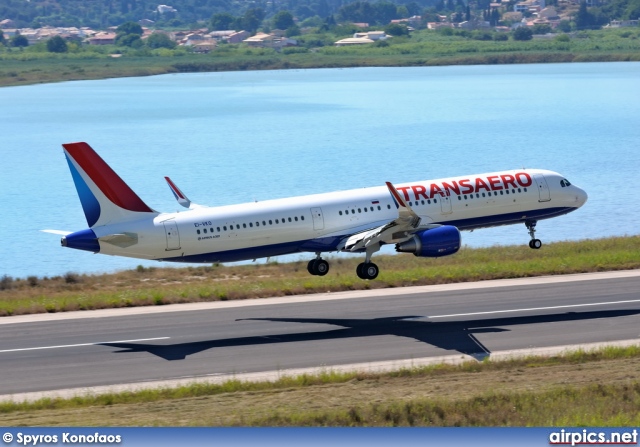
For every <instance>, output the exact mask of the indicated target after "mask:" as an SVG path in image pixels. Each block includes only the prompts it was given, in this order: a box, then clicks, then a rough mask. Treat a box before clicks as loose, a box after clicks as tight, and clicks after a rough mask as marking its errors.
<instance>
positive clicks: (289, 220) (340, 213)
mask: <svg viewBox="0 0 640 447" xmlns="http://www.w3.org/2000/svg"><path fill="white" fill-rule="evenodd" d="M340 214H342V211H340ZM289 222H291V218H289Z"/></svg>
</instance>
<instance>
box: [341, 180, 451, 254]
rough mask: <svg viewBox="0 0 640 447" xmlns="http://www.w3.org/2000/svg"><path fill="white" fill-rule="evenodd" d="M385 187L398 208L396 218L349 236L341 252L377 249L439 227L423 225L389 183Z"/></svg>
mask: <svg viewBox="0 0 640 447" xmlns="http://www.w3.org/2000/svg"><path fill="white" fill-rule="evenodd" d="M386 185H387V188H389V193H390V194H391V197H393V200H394V201H395V202H396V206H397V207H398V217H397V218H396V219H394V220H392V221H391V222H389V223H387V224H384V225H381V226H379V227H378V228H374V229H372V230H368V231H364V232H362V233H357V234H354V235H351V236H349V238H347V239H346V241H345V242H344V247H343V248H342V250H345V251H352V252H356V251H361V250H367V249H370V248H372V247H379V246H380V245H381V244H383V243H384V244H389V243H397V242H402V241H404V240H405V239H407V238H409V237H410V236H411V235H412V234H414V233H415V232H417V231H421V230H428V229H431V228H436V227H439V226H440V225H439V224H430V223H424V222H423V220H424V219H422V218H421V217H420V216H418V214H416V212H415V211H414V210H413V209H412V208H411V207H410V206H409V204H408V203H407V202H406V200H404V198H403V197H402V196H401V195H400V194H399V193H398V190H397V189H396V188H395V187H394V186H393V185H392V184H391V182H386Z"/></svg>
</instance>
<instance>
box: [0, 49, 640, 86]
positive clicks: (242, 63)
mask: <svg viewBox="0 0 640 447" xmlns="http://www.w3.org/2000/svg"><path fill="white" fill-rule="evenodd" d="M473 53H474V54H464V53H458V54H454V55H434V54H424V55H421V54H419V53H415V54H390V55H368V54H344V55H332V54H317V53H302V54H299V53H294V54H281V53H274V54H270V55H262V56H255V55H245V56H231V57H225V56H214V57H212V56H210V55H179V56H172V57H158V56H147V57H141V56H127V57H122V58H117V59H114V58H109V57H108V56H102V57H87V58H78V57H73V58H71V57H62V58H53V57H52V58H34V59H28V60H17V59H6V58H5V59H0V60H2V63H3V66H2V71H0V87H18V86H24V85H36V84H47V83H56V82H68V81H88V80H100V79H113V78H122V77H143V76H155V75H162V74H178V73H207V72H232V71H259V70H301V69H319V68H358V67H437V66H451V65H510V64H547V63H576V62H577V63H584V62H638V61H640V52H637V53H636V52H618V53H610V52H605V51H600V52H566V51H557V52H554V51H549V52H535V51H533V52H520V51H516V52H504V53H494V52H484V53H483V52H480V53H476V52H473Z"/></svg>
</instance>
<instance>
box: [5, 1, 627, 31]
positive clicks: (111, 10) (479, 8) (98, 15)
mask: <svg viewBox="0 0 640 447" xmlns="http://www.w3.org/2000/svg"><path fill="white" fill-rule="evenodd" d="M167 3H168V6H170V8H168V9H167V8H165V9H164V12H160V11H159V8H158V6H159V5H160V3H159V2H158V1H157V0H31V1H24V0H3V1H2V2H0V22H1V21H2V20H6V19H9V20H11V21H12V25H13V26H12V27H15V28H24V27H34V28H37V27H39V26H44V25H50V26H77V27H80V26H89V27H93V28H106V27H109V26H117V25H120V24H122V23H124V22H126V21H139V20H143V19H146V20H151V21H153V22H154V26H157V27H184V26H197V25H199V26H208V23H209V21H210V19H211V17H212V16H213V15H214V14H220V13H227V14H230V15H231V16H234V17H239V16H242V15H244V14H246V13H247V11H251V10H254V11H257V12H258V14H256V15H257V17H258V19H259V21H262V20H263V19H270V18H272V17H273V16H274V15H275V14H276V13H277V12H278V11H281V10H287V11H290V12H291V13H292V15H293V16H294V17H295V19H296V20H297V21H298V22H302V21H304V20H305V19H309V18H313V17H316V18H317V19H319V20H324V19H325V18H327V17H330V16H335V18H336V19H337V20H338V21H340V20H344V21H349V20H351V21H356V22H361V21H366V20H358V18H361V19H362V18H364V19H367V18H369V19H370V18H375V19H376V21H378V22H384V23H379V24H386V23H388V20H391V19H399V18H402V17H408V16H412V15H422V16H423V18H424V17H425V16H431V18H436V13H439V14H441V13H445V14H454V13H458V14H460V15H461V16H464V15H466V14H469V13H470V14H471V16H474V17H478V18H482V17H483V14H485V13H486V12H487V11H488V10H489V8H490V3H489V0H477V1H474V2H465V1H464V0H455V1H454V0H447V1H444V0H413V1H410V0H398V1H397V2H389V1H387V0H384V1H376V2H366V1H354V2H351V3H346V2H342V1H340V0H288V1H287V2H266V1H257V2H249V1H247V0H168V1H167ZM515 3H517V2H516V1H514V0H511V1H510V2H504V3H503V4H500V3H499V2H498V3H493V4H492V5H493V7H495V5H496V4H500V7H499V9H501V10H502V11H512V10H513V5H514V4H515ZM578 3H579V2H578V0H571V1H568V0H548V1H547V2H546V4H547V5H555V6H559V7H560V8H562V7H566V6H570V5H571V4H573V6H574V7H576V6H577V4H578ZM589 11H590V13H591V14H593V17H594V19H595V22H597V23H599V24H602V23H601V22H603V21H604V22H605V23H607V22H608V21H610V20H613V19H620V20H628V19H638V18H639V17H640V0H610V1H607V0H604V1H603V3H602V6H601V7H597V8H589ZM5 27H6V28H7V26H5Z"/></svg>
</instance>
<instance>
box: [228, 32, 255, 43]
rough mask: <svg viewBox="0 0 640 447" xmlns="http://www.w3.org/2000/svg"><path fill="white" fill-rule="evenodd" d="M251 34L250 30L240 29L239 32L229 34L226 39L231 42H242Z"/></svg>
mask: <svg viewBox="0 0 640 447" xmlns="http://www.w3.org/2000/svg"><path fill="white" fill-rule="evenodd" d="M249 36H251V33H250V32H249V31H238V32H237V33H233V34H231V35H229V36H228V37H227V39H226V40H227V42H229V43H241V42H242V41H243V40H245V39H246V38H247V37H249Z"/></svg>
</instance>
